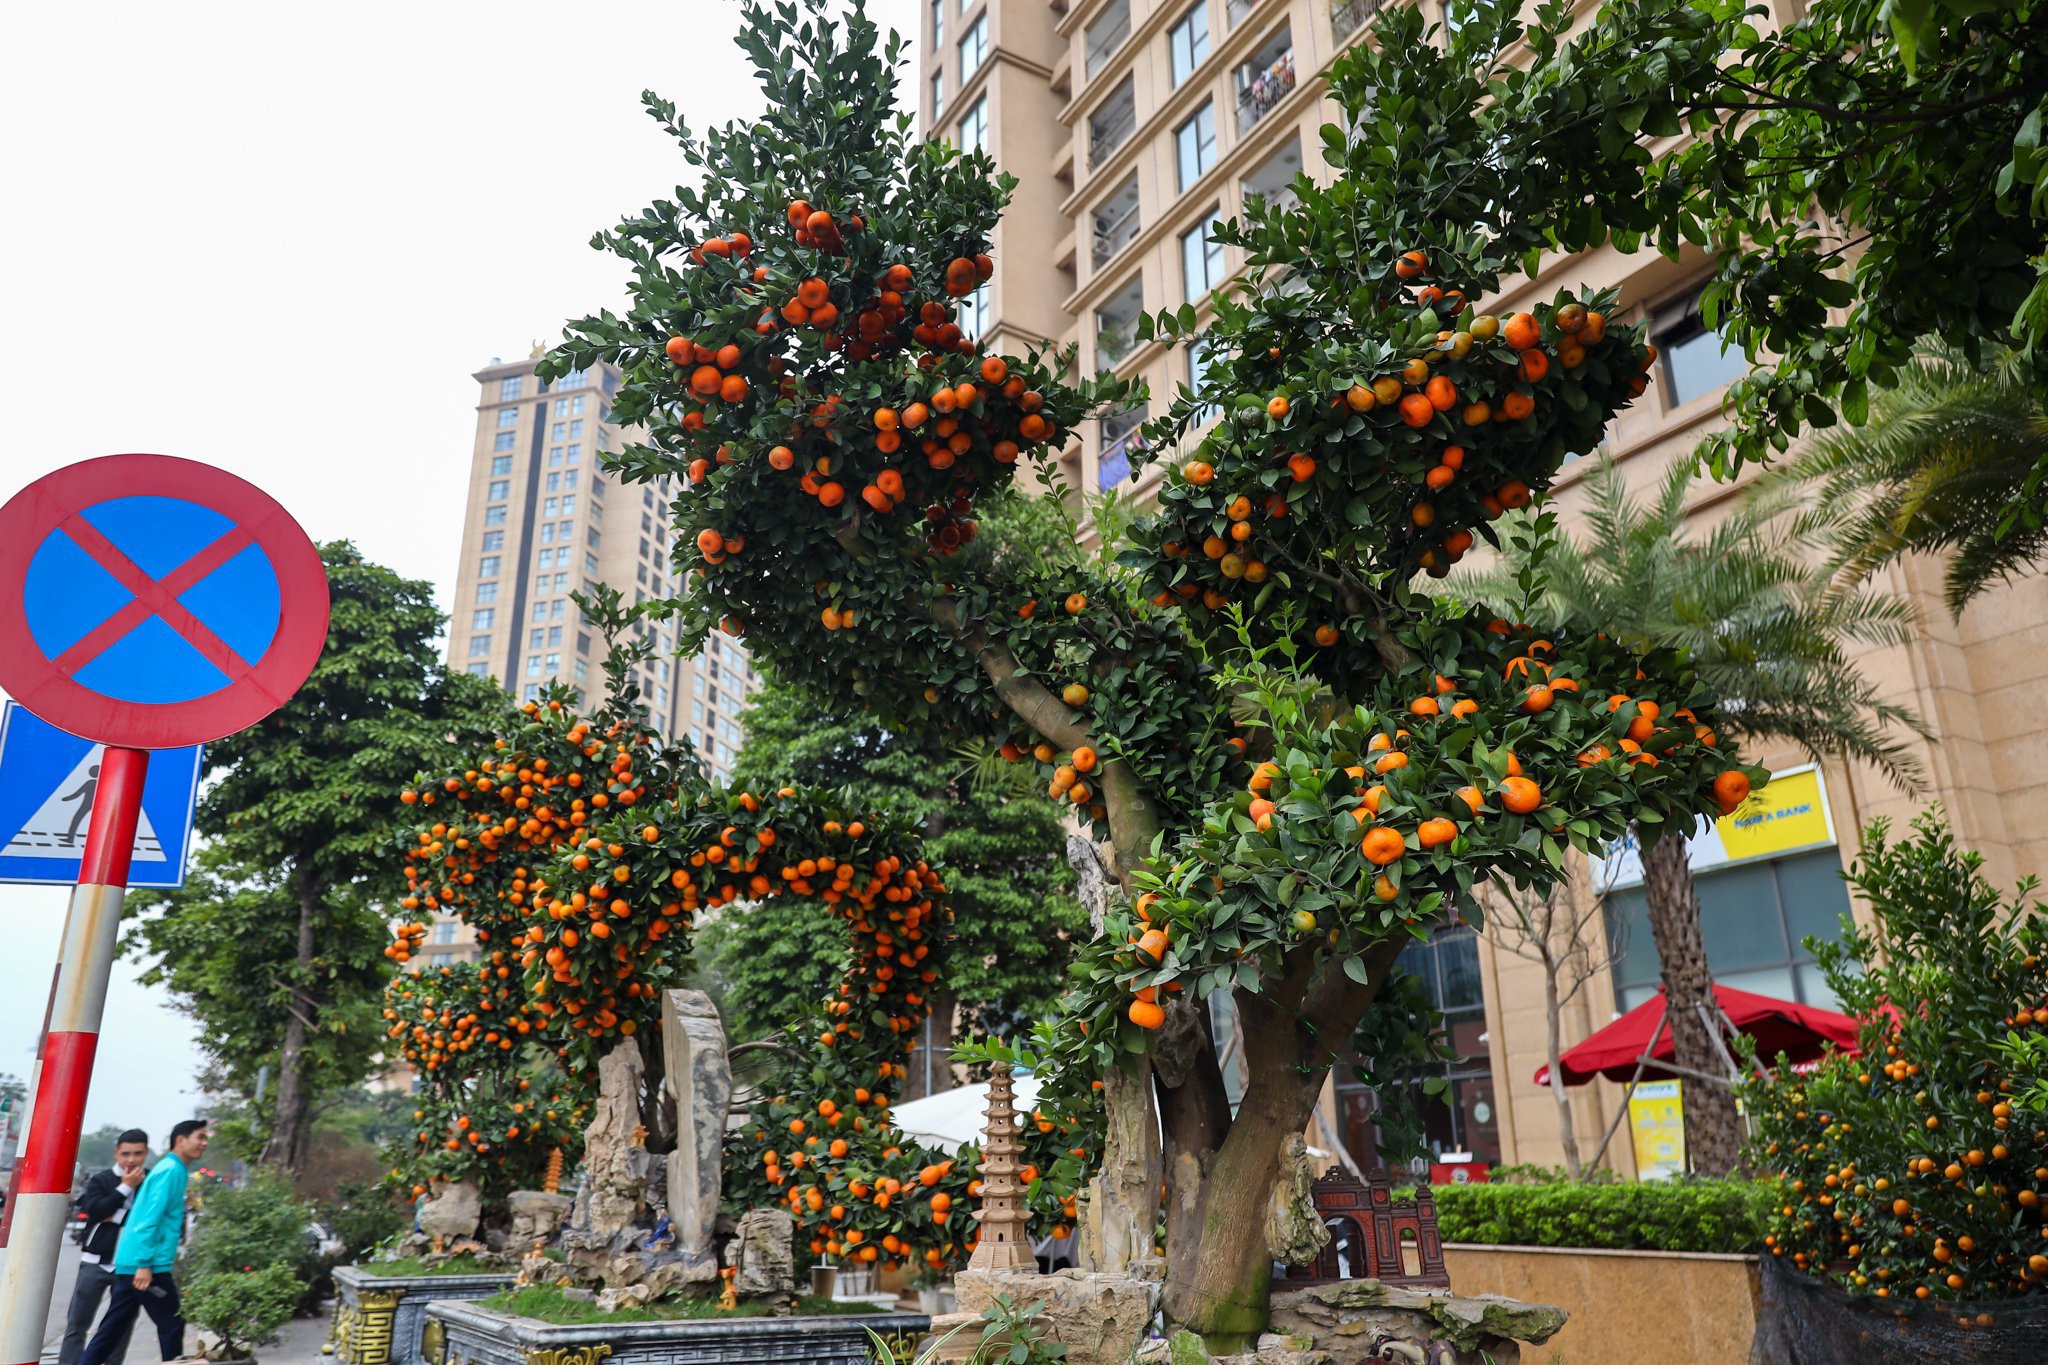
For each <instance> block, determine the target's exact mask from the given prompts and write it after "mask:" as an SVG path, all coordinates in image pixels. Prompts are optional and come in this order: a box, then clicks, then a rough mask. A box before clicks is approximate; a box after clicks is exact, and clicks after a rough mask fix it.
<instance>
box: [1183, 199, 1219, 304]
mask: <svg viewBox="0 0 2048 1365" xmlns="http://www.w3.org/2000/svg"><path fill="white" fill-rule="evenodd" d="M1215 218H1216V208H1215V206H1214V205H1211V206H1210V208H1209V211H1208V212H1207V213H1205V214H1203V215H1202V225H1201V226H1200V227H1198V228H1194V229H1193V230H1191V231H1188V232H1184V233H1182V234H1181V238H1180V277H1181V283H1182V285H1183V286H1185V288H1186V289H1187V301H1188V302H1189V303H1193V302H1195V301H1196V300H1197V299H1200V298H1201V297H1202V296H1203V295H1204V294H1207V293H1208V292H1209V291H1210V290H1211V289H1214V288H1215V287H1216V286H1217V285H1218V284H1221V283H1222V282H1223V244H1222V243H1221V242H1217V241H1213V240H1211V239H1210V237H1209V228H1210V226H1211V224H1212V223H1213V222H1214V221H1215Z"/></svg>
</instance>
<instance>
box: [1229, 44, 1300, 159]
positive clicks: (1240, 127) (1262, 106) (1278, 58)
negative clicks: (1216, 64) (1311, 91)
mask: <svg viewBox="0 0 2048 1365" xmlns="http://www.w3.org/2000/svg"><path fill="white" fill-rule="evenodd" d="M1269 48H1270V45H1269ZM1293 89H1294V45H1293V43H1292V41H1291V40H1290V41H1288V42H1287V46H1285V47H1283V48H1281V49H1280V50H1279V51H1278V52H1271V53H1270V55H1267V54H1261V55H1260V56H1256V57H1253V58H1252V59H1251V60H1250V61H1248V62H1246V63H1245V64H1244V65H1243V66H1240V67H1239V68H1238V69H1237V131H1238V134H1239V136H1242V135H1243V134H1245V133H1247V132H1249V131H1250V130H1251V129H1252V128H1253V127H1254V126H1255V125H1256V124H1257V123H1258V121H1259V120H1260V119H1262V118H1264V117H1265V116H1266V115H1268V114H1270V113H1272V112H1273V109H1274V108H1275V106H1277V105H1278V104H1279V103H1280V101H1281V100H1284V99H1286V98H1287V94H1288V92H1289V91H1291V90H1293Z"/></svg>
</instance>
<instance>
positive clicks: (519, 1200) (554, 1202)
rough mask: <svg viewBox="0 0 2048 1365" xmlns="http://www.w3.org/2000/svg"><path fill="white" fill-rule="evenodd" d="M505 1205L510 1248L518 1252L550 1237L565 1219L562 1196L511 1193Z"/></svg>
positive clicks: (565, 1197) (566, 1208)
mask: <svg viewBox="0 0 2048 1365" xmlns="http://www.w3.org/2000/svg"><path fill="white" fill-rule="evenodd" d="M505 1203H506V1205H507V1206H508V1207H509V1208H510V1209H511V1211H512V1232H511V1244H512V1246H514V1247H515V1248H519V1249H521V1250H523V1249H525V1248H527V1247H530V1246H532V1245H533V1244H534V1243H535V1242H545V1241H547V1240H548V1239H549V1238H550V1237H553V1236H554V1235H555V1233H557V1232H558V1231H560V1230H561V1227H562V1224H563V1222H564V1221H565V1220H566V1219H567V1218H568V1217H569V1208H570V1202H569V1196H568V1195H566V1194H548V1193H546V1192H545V1191H542V1190H514V1191H512V1193H511V1195H510V1196H508V1197H507V1199H506V1201H505Z"/></svg>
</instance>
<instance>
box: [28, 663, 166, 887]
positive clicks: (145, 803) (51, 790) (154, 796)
mask: <svg viewBox="0 0 2048 1365" xmlns="http://www.w3.org/2000/svg"><path fill="white" fill-rule="evenodd" d="M104 747H105V746H104V745H99V744H95V743H93V742H92V741H91V740H89V739H80V738H79V737H78V736H76V735H73V734H70V733H68V732H66V731H63V730H59V729H58V728H57V727H56V726H54V725H51V724H50V723H49V722H47V721H44V720H41V719H39V718H38V717H37V716H36V715H35V713H34V712H32V711H30V710H29V709H28V708H27V707H25V706H23V705H21V703H19V702H12V701H10V702H8V703H7V709H6V711H5V712H4V713H0V882H31V883H37V884H50V885H59V886H69V885H71V884H72V883H74V882H76V881H77V880H78V867H79V864H80V863H81V862H82V861H83V860H84V857H85V829H86V824H87V822H88V821H89V819H90V817H91V814H92V798H93V791H94V789H95V787H96V786H97V785H98V779H99V762H100V754H101V752H102V750H103V749H104ZM203 747H204V746H202V745H197V744H194V745H191V746H189V747H187V748H183V749H159V750H157V751H156V752H155V753H152V754H151V755H150V756H149V775H148V777H147V778H146V779H145V780H144V782H143V784H142V818H141V819H140V820H138V821H136V824H135V852H134V860H133V862H132V863H131V864H130V867H129V872H128V885H130V886H158V887H170V886H182V885H184V883H185V854H186V852H187V850H188V848H189V847H190V845H191V842H192V811H193V807H194V805H195V804H196V803H197V801H198V799H199V775H200V772H201V770H202V769H201V761H200V751H201V749H202V748H203Z"/></svg>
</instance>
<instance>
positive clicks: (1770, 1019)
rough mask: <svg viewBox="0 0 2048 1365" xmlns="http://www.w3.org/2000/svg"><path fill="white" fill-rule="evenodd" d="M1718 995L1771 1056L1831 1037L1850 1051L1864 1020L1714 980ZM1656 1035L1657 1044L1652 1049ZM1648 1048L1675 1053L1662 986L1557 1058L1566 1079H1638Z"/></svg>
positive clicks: (1818, 1046) (1541, 1079)
mask: <svg viewBox="0 0 2048 1365" xmlns="http://www.w3.org/2000/svg"><path fill="white" fill-rule="evenodd" d="M1714 998H1715V999H1716V1000H1718V1001H1719V1002H1720V1005H1721V1012H1722V1013H1723V1014H1725V1015H1727V1016H1728V1022H1729V1023H1730V1024H1732V1025H1734V1027H1735V1028H1736V1029H1737V1030H1738V1031H1739V1032H1742V1033H1747V1034H1749V1035H1750V1036H1751V1037H1753V1038H1755V1039H1756V1053H1757V1057H1758V1058H1759V1059H1760V1060H1769V1059H1771V1058H1774V1057H1776V1056H1777V1055H1778V1054H1779V1053H1780V1052H1783V1053H1784V1054H1785V1055H1786V1056H1788V1057H1790V1058H1791V1059H1792V1060H1793V1062H1795V1063H1797V1062H1810V1061H1813V1060H1815V1059H1816V1058H1818V1057H1819V1056H1820V1055H1821V1054H1822V1052H1823V1051H1824V1050H1825V1049H1826V1048H1827V1046H1828V1045H1829V1044H1831V1043H1832V1044H1833V1045H1834V1046H1835V1047H1836V1048H1838V1049H1840V1050H1841V1051H1844V1052H1848V1053H1851V1054H1854V1053H1855V1052H1856V1051H1857V1050H1858V1049H1857V1046H1856V1034H1857V1030H1858V1029H1859V1028H1860V1027H1861V1026H1860V1025H1859V1024H1858V1023H1857V1021H1856V1020H1854V1019H1852V1018H1850V1017H1849V1016H1848V1015H1846V1014H1837V1013H1835V1012H1834V1011H1833V1010H1824V1009H1818V1008H1816V1007H1815V1006H1812V1005H1800V1004H1795V1003H1794V1002H1792V1001H1790V1000H1777V999H1773V998H1772V997H1771V996H1768V995H1756V994H1753V993H1751V992H1749V991H1738V990H1736V989H1734V988H1733V987H1730V986H1721V985H1717V986H1715V987H1714ZM1653 1039H1654V1040H1655V1043H1656V1050H1655V1051H1654V1052H1651V1051H1650V1047H1651V1042H1652V1040H1653ZM1645 1053H1648V1054H1649V1055H1650V1057H1651V1058H1652V1059H1653V1060H1655V1061H1667V1062H1668V1061H1675V1060H1676V1059H1677V1054H1676V1049H1675V1048H1674V1047H1673V1045H1672V1042H1671V1030H1670V1029H1668V1028H1666V1027H1664V992H1663V990H1662V988H1659V989H1658V991H1657V993H1656V994H1655V995H1653V996H1651V997H1650V998H1649V999H1648V1000H1645V1001H1644V1002H1643V1003H1642V1004H1640V1005H1638V1006H1636V1007H1635V1008H1634V1009H1632V1010H1630V1011H1629V1012H1628V1013H1627V1014H1624V1015H1622V1016H1621V1018H1619V1019H1617V1020H1615V1021H1614V1022H1613V1023H1611V1024H1609V1025H1608V1026H1607V1027H1606V1028H1604V1029H1601V1030H1600V1031H1599V1032H1598V1033H1596V1034H1594V1035H1593V1036H1592V1037H1590V1038H1588V1039H1587V1040H1586V1041H1585V1042H1583V1043H1580V1044H1579V1045H1578V1046H1577V1047H1574V1048H1571V1049H1568V1050H1567V1051H1566V1052H1565V1054H1564V1056H1563V1057H1562V1058H1560V1059H1559V1060H1560V1061H1561V1062H1562V1063H1563V1066H1564V1083H1565V1084H1566V1085H1584V1084H1586V1082H1588V1081H1590V1080H1592V1079H1593V1078H1594V1077H1595V1076H1605V1077H1607V1078H1608V1079H1609V1080H1611V1081H1621V1082H1623V1083H1624V1084H1626V1083H1627V1082H1629V1081H1631V1080H1635V1079H1637V1074H1636V1068H1637V1065H1638V1062H1639V1060H1640V1059H1641V1058H1642V1057H1643V1056H1644V1054H1645ZM1671 1074H1672V1073H1671V1072H1668V1071H1664V1070H1661V1069H1660V1068H1658V1067H1655V1066H1644V1067H1643V1068H1642V1078H1643V1079H1655V1078H1660V1077H1668V1076H1670V1075H1671ZM1536 1084H1538V1085H1548V1084H1550V1068H1549V1066H1547V1065H1545V1066H1540V1067H1538V1068H1536Z"/></svg>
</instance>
